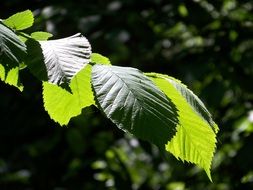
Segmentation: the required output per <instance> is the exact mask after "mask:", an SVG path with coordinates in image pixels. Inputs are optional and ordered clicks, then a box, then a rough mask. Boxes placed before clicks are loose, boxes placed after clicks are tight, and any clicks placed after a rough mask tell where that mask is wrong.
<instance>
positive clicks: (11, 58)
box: [0, 22, 26, 65]
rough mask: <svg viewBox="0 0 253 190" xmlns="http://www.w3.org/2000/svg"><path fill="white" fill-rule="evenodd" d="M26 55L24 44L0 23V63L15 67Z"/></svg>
mask: <svg viewBox="0 0 253 190" xmlns="http://www.w3.org/2000/svg"><path fill="white" fill-rule="evenodd" d="M25 54H26V46H25V44H24V43H23V42H22V41H20V40H19V38H18V36H17V35H16V34H15V33H14V32H13V31H12V30H10V29H9V28H7V27H6V26H4V25H3V24H2V23H1V22H0V63H2V64H5V65H7V64H8V65H10V64H13V65H17V64H18V63H20V62H21V61H22V59H23V58H24V56H25Z"/></svg>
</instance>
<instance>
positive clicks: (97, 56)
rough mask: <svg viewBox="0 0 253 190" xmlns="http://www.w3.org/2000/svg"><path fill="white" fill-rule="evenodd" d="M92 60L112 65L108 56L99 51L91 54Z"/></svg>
mask: <svg viewBox="0 0 253 190" xmlns="http://www.w3.org/2000/svg"><path fill="white" fill-rule="evenodd" d="M91 62H92V63H96V64H101V65H111V62H110V60H109V59H108V58H107V57H105V56H103V55H100V54H98V53H92V54H91Z"/></svg>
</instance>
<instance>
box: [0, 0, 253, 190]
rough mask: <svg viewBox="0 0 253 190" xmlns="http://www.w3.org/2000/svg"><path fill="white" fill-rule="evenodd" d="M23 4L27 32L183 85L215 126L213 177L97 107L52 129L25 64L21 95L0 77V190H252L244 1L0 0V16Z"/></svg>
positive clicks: (251, 76)
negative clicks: (70, 39) (28, 14)
mask: <svg viewBox="0 0 253 190" xmlns="http://www.w3.org/2000/svg"><path fill="white" fill-rule="evenodd" d="M28 8H29V9H31V10H32V11H33V13H34V15H35V17H36V21H35V25H34V26H33V27H32V28H31V29H28V30H27V31H26V32H28V33H29V32H33V31H37V30H43V31H48V32H51V33H53V34H54V38H62V37H67V36H69V35H73V34H75V33H78V32H81V33H82V34H83V35H85V36H86V37H87V38H88V39H89V41H90V43H91V45H92V49H93V52H98V53H101V54H103V55H105V56H107V57H109V58H110V59H111V61H112V63H113V64H115V65H120V66H132V67H136V68H139V69H141V70H142V71H145V72H150V71H153V72H161V73H165V74H169V75H171V76H174V77H176V78H178V79H180V80H182V81H183V82H184V83H185V84H187V85H188V86H189V88H190V89H192V90H193V91H194V92H195V93H196V94H197V95H198V96H199V97H200V98H201V99H202V100H203V101H204V102H205V104H206V106H207V108H208V109H209V110H210V111H211V113H212V114H213V116H214V119H215V121H216V122H217V123H218V125H219V127H220V132H219V133H218V144H217V152H216V154H215V158H214V161H213V169H212V176H213V183H211V182H210V181H208V178H207V176H206V175H205V173H204V172H203V170H201V169H199V168H197V167H196V166H192V165H191V164H187V163H185V164H183V163H181V162H179V161H177V160H176V159H175V158H174V157H173V156H170V157H169V160H168V161H165V160H164V159H163V158H162V157H161V156H160V154H159V152H158V150H157V148H156V147H153V146H151V145H150V144H148V143H146V142H141V141H138V140H136V139H134V138H133V137H130V136H127V135H125V134H124V133H123V132H122V131H120V130H119V129H117V127H116V126H114V125H113V124H112V123H111V122H110V121H109V120H107V119H106V118H105V117H104V116H103V115H101V114H100V112H99V111H98V110H96V109H91V110H88V111H87V110H84V113H85V114H83V115H81V116H79V117H77V118H74V119H72V120H71V122H70V125H69V126H68V127H60V126H59V125H58V124H56V123H54V122H53V121H52V120H50V118H49V116H48V114H47V113H46V112H45V111H44V109H43V103H42V98H41V83H40V82H39V81H37V79H35V78H34V77H33V76H32V75H31V74H30V73H29V72H28V71H26V70H23V71H22V73H21V78H22V80H23V83H24V85H25V89H24V92H23V93H20V92H19V91H18V90H17V89H15V88H13V87H10V86H7V85H5V84H4V83H2V82H0V189H16V190H18V189H39V190H40V189H41V190H45V189H55V190H64V189H88V190H89V189H112V190H113V189H117V190H118V189H119V190H124V189H127V190H129V189H133V190H135V189H138V190H139V189H144V190H146V189H152V190H153V189H154V190H163V189H165V190H184V189H187V190H203V189H210V190H237V189H244V190H247V189H249V190H250V189H253V146H252V144H253V121H252V120H253V119H252V115H253V113H252V112H250V111H251V110H253V108H252V103H253V87H252V82H253V2H252V1H239V0H224V1H218V0H212V1H201V0H195V1H192V0H187V1H172V2H171V1H166V0H142V1H137V0H135V1H134V0H116V1H105V0H92V1H84V0H83V1H81V0H79V1H67V0H51V1H46V0H37V1H32V0H30V1H29V0H1V2H0V18H2V19H3V18H7V17H8V16H10V15H11V14H14V13H16V12H18V11H23V10H26V9H28ZM250 113H251V119H250Z"/></svg>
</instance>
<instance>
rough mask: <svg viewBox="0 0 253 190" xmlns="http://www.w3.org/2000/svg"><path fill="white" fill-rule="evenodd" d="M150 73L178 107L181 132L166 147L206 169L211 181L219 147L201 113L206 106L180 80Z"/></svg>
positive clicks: (178, 130) (214, 135)
mask: <svg viewBox="0 0 253 190" xmlns="http://www.w3.org/2000/svg"><path fill="white" fill-rule="evenodd" d="M149 76H150V79H152V80H153V81H154V82H155V84H156V85H157V86H158V87H159V88H160V89H161V90H162V91H163V92H164V93H165V94H166V95H167V96H168V97H169V98H171V100H172V102H173V103H174V104H175V105H176V107H177V109H178V114H179V123H178V126H177V133H176V135H175V136H174V137H173V139H172V140H171V141H170V142H168V144H167V145H166V150H167V151H169V152H171V153H172V154H173V155H174V156H175V157H176V158H178V159H181V160H183V161H188V162H191V163H195V164H197V165H198V166H200V167H202V168H204V170H205V171H206V173H207V175H208V177H209V179H210V180H211V174H210V168H211V162H212V158H213V154H214V151H215V148H216V134H215V131H213V129H212V126H210V124H209V121H208V120H206V118H205V117H203V116H202V115H201V114H199V111H200V110H201V111H203V110H206V108H205V107H204V105H203V103H202V102H201V101H200V100H199V99H198V98H196V95H194V94H193V93H192V92H191V91H190V90H189V89H187V88H186V86H184V85H182V84H181V83H180V82H178V81H177V80H175V79H172V78H170V77H168V76H166V75H159V74H157V75H153V76H152V74H149ZM200 107H201V109H200Z"/></svg>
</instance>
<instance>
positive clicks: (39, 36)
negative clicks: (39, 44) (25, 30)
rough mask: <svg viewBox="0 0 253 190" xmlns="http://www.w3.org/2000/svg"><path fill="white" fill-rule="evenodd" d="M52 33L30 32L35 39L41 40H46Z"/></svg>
mask: <svg viewBox="0 0 253 190" xmlns="http://www.w3.org/2000/svg"><path fill="white" fill-rule="evenodd" d="M52 36H53V35H52V34H50V33H48V32H41V31H39V32H33V33H31V37H32V38H33V39H35V40H40V41H43V40H48V39H49V38H51V37H52Z"/></svg>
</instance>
